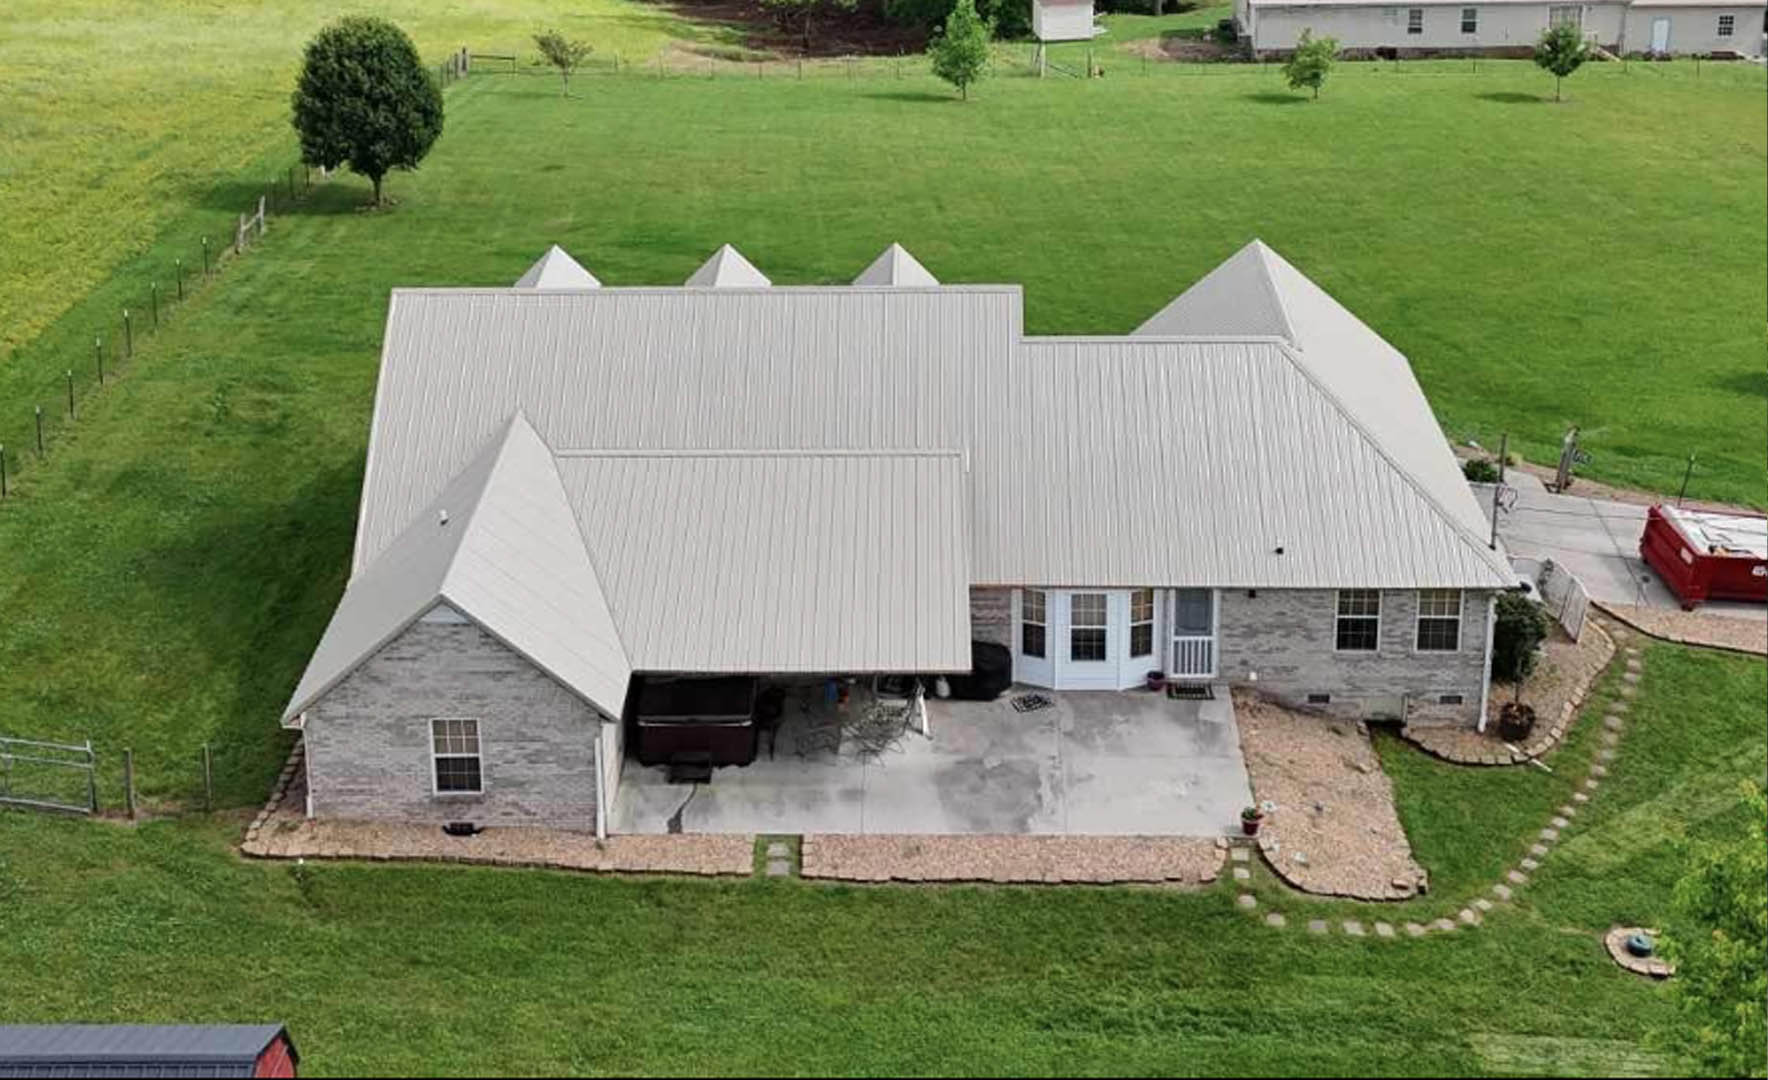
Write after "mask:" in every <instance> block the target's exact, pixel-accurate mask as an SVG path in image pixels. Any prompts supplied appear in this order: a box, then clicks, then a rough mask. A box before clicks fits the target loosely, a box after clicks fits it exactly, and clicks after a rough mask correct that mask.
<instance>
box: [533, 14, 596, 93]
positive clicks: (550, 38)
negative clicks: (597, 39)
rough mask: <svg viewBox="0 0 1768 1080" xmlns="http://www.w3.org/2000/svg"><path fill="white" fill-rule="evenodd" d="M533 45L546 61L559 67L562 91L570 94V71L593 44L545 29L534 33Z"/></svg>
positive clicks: (574, 68)
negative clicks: (562, 81)
mask: <svg viewBox="0 0 1768 1080" xmlns="http://www.w3.org/2000/svg"><path fill="white" fill-rule="evenodd" d="M534 45H535V47H536V48H538V49H539V50H540V55H541V57H543V58H544V59H545V60H546V62H547V63H549V64H551V65H552V66H553V67H556V68H558V69H559V78H560V79H562V80H564V89H563V93H564V94H565V96H566V97H570V96H571V73H572V72H573V71H576V70H577V66H578V65H579V64H581V63H583V61H584V59H585V58H587V57H588V56H589V54H590V53H592V52H595V46H593V45H591V44H590V43H589V42H587V41H572V40H570V39H568V38H567V37H565V35H563V34H561V33H559V32H558V31H557V30H545V31H542V32H541V33H538V34H535V35H534Z"/></svg>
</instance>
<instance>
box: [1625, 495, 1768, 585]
mask: <svg viewBox="0 0 1768 1080" xmlns="http://www.w3.org/2000/svg"><path fill="white" fill-rule="evenodd" d="M1639 556H1640V558H1642V559H1644V560H1645V561H1646V563H1647V565H1649V566H1650V567H1651V568H1652V569H1653V570H1656V571H1657V572H1658V576H1659V577H1661V578H1663V579H1664V584H1666V585H1668V586H1669V587H1670V591H1671V592H1673V593H1675V594H1676V597H1677V599H1679V600H1681V601H1682V607H1683V608H1684V609H1685V610H1689V611H1692V610H1694V608H1695V607H1696V606H1698V605H1699V604H1701V603H1704V602H1705V601H1708V600H1753V601H1756V602H1758V603H1761V602H1768V518H1763V517H1757V516H1755V515H1752V514H1722V513H1713V512H1709V511H1704V510H1681V509H1678V508H1676V507H1674V506H1654V507H1652V508H1651V509H1650V510H1649V511H1647V512H1646V516H1645V532H1644V533H1643V534H1642V535H1641V536H1640V537H1639Z"/></svg>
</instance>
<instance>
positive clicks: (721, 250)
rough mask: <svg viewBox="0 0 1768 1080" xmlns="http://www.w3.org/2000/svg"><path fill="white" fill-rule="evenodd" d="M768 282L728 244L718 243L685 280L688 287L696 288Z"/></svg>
mask: <svg viewBox="0 0 1768 1080" xmlns="http://www.w3.org/2000/svg"><path fill="white" fill-rule="evenodd" d="M770 284H772V283H771V282H770V281H768V280H767V275H766V274H764V273H762V272H761V271H759V270H757V269H755V264H754V263H752V262H750V261H749V260H748V259H745V258H743V253H742V252H740V251H738V250H737V249H736V248H734V247H731V246H730V245H729V244H720V245H719V246H718V250H717V251H714V252H713V253H712V255H711V257H710V258H708V259H707V260H706V261H705V262H703V263H701V264H700V268H699V269H698V270H695V271H694V272H693V274H692V275H691V276H690V277H689V278H688V280H687V285H688V287H689V288H698V289H704V288H713V289H731V288H738V289H744V288H766V287H767V286H768V285H770Z"/></svg>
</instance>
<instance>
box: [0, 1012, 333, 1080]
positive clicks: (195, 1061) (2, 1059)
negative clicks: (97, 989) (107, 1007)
mask: <svg viewBox="0 0 1768 1080" xmlns="http://www.w3.org/2000/svg"><path fill="white" fill-rule="evenodd" d="M300 1060H301V1057H300V1055H299V1054H298V1053H296V1052H295V1044H294V1042H293V1041H292V1040H290V1039H289V1033H288V1029H287V1028H285V1027H283V1026H282V1025H281V1024H169V1025H151V1024H19V1025H0V1077H3V1076H99V1077H109V1076H294V1075H296V1071H295V1066H296V1065H297V1064H298V1063H299V1062H300Z"/></svg>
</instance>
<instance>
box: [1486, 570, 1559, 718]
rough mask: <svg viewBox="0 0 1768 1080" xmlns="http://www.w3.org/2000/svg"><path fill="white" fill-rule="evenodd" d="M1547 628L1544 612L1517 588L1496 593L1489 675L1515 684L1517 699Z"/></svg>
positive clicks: (1536, 656) (1531, 670)
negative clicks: (1490, 671) (1496, 603)
mask: <svg viewBox="0 0 1768 1080" xmlns="http://www.w3.org/2000/svg"><path fill="white" fill-rule="evenodd" d="M1549 629H1551V626H1550V624H1549V622H1548V619H1547V612H1546V610H1545V609H1543V608H1542V607H1541V605H1540V604H1538V603H1536V602H1535V601H1534V600H1532V599H1530V598H1529V597H1527V596H1524V595H1523V594H1522V593H1518V592H1502V593H1499V594H1498V610H1497V617H1496V618H1495V619H1494V620H1493V622H1492V678H1494V679H1500V680H1502V681H1504V682H1507V683H1510V684H1512V685H1513V686H1515V687H1516V694H1517V699H1518V700H1519V701H1520V700H1521V699H1522V684H1523V683H1524V682H1525V681H1526V680H1527V679H1528V677H1529V675H1530V673H1532V672H1533V671H1534V670H1535V662H1536V660H1537V659H1538V658H1539V657H1540V655H1541V652H1540V650H1541V642H1543V641H1545V640H1547V632H1548V630H1549Z"/></svg>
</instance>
